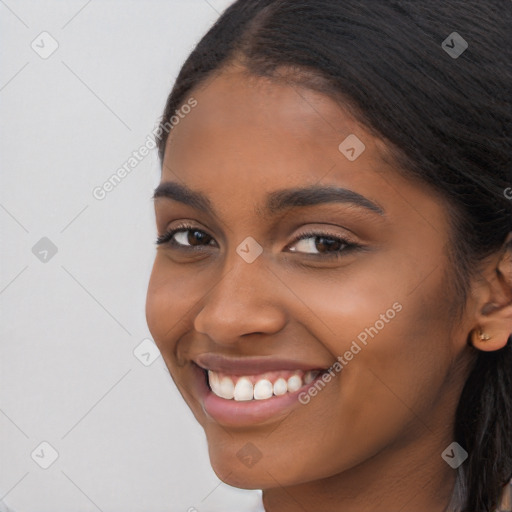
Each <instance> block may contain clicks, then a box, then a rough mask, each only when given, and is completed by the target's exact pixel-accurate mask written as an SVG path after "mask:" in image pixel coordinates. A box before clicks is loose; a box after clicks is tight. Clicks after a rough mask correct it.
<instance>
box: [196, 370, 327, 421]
mask: <svg viewBox="0 0 512 512" xmlns="http://www.w3.org/2000/svg"><path fill="white" fill-rule="evenodd" d="M212 366H214V367H215V369H213V368H208V367H205V366H204V365H201V366H200V365H199V364H197V362H195V361H193V362H192V367H193V372H194V374H195V379H194V387H195V391H196V393H197V396H198V398H199V402H200V404H201V406H202V409H203V412H204V413H205V414H206V416H207V417H208V418H209V419H210V420H213V421H215V422H216V423H219V424H221V425H223V426H226V427H232V428H235V427H252V426H254V425H256V424H263V423H268V422H273V421H277V420H280V419H281V418H282V416H283V415H285V414H289V413H290V412H291V409H292V408H294V407H295V408H297V407H302V406H303V404H304V402H301V401H300V400H299V398H300V396H301V395H302V394H304V393H307V392H308V390H309V388H311V387H312V386H315V385H316V384H317V382H318V381H320V380H322V377H323V376H324V375H325V374H326V373H329V368H310V369H306V368H304V367H303V368H297V369H291V368H286V369H276V368H275V366H276V364H275V363H274V362H273V363H272V364H269V365H267V366H272V369H270V370H269V369H267V368H262V367H261V365H259V366H258V368H259V369H258V371H256V370H255V369H254V370H250V369H249V368H248V367H247V368H246V367H244V368H243V370H242V369H240V368H239V367H237V368H236V369H235V368H234V367H230V368H227V367H225V366H223V365H216V364H212ZM283 366H288V367H291V364H284V365H283ZM303 366H304V365H303ZM321 385H322V388H323V387H324V386H325V385H326V384H325V382H322V383H321ZM324 393H328V392H327V391H324Z"/></svg>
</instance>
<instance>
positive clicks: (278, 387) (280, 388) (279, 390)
mask: <svg viewBox="0 0 512 512" xmlns="http://www.w3.org/2000/svg"><path fill="white" fill-rule="evenodd" d="M287 391H288V384H286V380H284V379H283V378H282V377H280V378H279V379H277V380H276V381H275V382H274V395H276V396H280V395H284V394H285V393H286V392H287Z"/></svg>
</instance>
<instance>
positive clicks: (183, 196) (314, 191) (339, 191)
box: [153, 181, 385, 216]
mask: <svg viewBox="0 0 512 512" xmlns="http://www.w3.org/2000/svg"><path fill="white" fill-rule="evenodd" d="M160 197H165V198H167V199H172V200H174V201H179V202H180V203H184V204H187V205H189V206H192V207H193V208H195V209H197V210H200V211H202V212H204V213H208V214H210V215H213V216H215V210H214V208H213V205H212V203H211V202H210V200H209V199H208V198H207V197H206V196H205V195H204V194H203V193H202V192H197V191H194V190H192V189H190V188H188V187H187V186H186V185H182V184H180V183H176V182H173V181H166V182H163V183H160V184H159V185H158V186H157V187H156V189H155V191H154V193H153V199H157V198H160ZM324 203H350V204H353V205H356V206H359V207H361V208H364V209H366V210H368V211H371V212H373V213H377V214H379V215H385V212H384V210H383V208H381V207H380V206H378V205H377V204H375V203H374V202H372V201H370V200H369V199H367V198H366V197H364V196H362V195H361V194H358V193H357V192H354V191H353V190H349V189H346V188H342V187H336V186H332V185H328V186H325V185H324V186H321V185H311V186H309V187H301V188H289V189H283V190H276V191H273V192H270V193H269V194H268V195H267V199H266V204H265V207H264V211H266V212H268V213H269V214H276V213H278V212H281V211H283V210H286V209H289V208H296V207H301V206H313V205H319V204H324ZM258 211H260V210H258Z"/></svg>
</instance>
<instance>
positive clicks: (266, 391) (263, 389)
mask: <svg viewBox="0 0 512 512" xmlns="http://www.w3.org/2000/svg"><path fill="white" fill-rule="evenodd" d="M272 392H273V388H272V382H270V381H269V380H267V379H261V380H259V381H258V382H256V384H255V385H254V398H255V399H256V400H264V399H265V398H270V397H271V396H272Z"/></svg>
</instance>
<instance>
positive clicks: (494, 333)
mask: <svg viewBox="0 0 512 512" xmlns="http://www.w3.org/2000/svg"><path fill="white" fill-rule="evenodd" d="M473 296H474V297H475V298H476V301H477V310H476V316H475V325H474V328H473V329H472V331H471V343H472V345H473V346H474V347H475V348H477V349H478V350H483V351H486V352H490V351H493V350H499V349H501V348H503V347H504V346H505V345H506V344H507V341H508V338H509V336H510V335H511V334H512V232H510V233H509V234H508V237H507V239H506V240H505V243H504V244H503V246H502V248H501V249H500V251H499V252H498V253H496V254H495V255H493V256H492V257H491V258H490V259H489V260H488V262H487V263H486V264H485V267H484V270H483V272H482V280H481V281H480V282H479V283H478V284H477V285H476V287H475V289H474V292H473Z"/></svg>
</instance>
